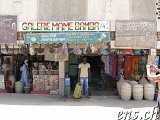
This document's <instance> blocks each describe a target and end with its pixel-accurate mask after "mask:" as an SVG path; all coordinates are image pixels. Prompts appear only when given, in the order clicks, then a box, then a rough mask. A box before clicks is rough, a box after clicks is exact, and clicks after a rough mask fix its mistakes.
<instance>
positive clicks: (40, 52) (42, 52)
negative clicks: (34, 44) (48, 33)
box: [37, 44, 44, 55]
mask: <svg viewBox="0 0 160 120" xmlns="http://www.w3.org/2000/svg"><path fill="white" fill-rule="evenodd" d="M37 55H44V48H42V45H41V44H40V45H39V48H38V50H37Z"/></svg>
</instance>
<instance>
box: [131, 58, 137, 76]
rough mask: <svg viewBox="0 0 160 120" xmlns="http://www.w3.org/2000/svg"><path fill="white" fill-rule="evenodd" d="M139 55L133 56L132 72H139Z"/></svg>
mask: <svg viewBox="0 0 160 120" xmlns="http://www.w3.org/2000/svg"><path fill="white" fill-rule="evenodd" d="M138 68H139V56H132V68H131V69H132V74H136V75H138V74H139V72H138V71H139V70H138Z"/></svg>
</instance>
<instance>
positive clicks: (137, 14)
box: [130, 0, 156, 20]
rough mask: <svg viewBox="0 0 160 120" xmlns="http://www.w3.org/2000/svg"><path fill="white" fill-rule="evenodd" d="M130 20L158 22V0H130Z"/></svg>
mask: <svg viewBox="0 0 160 120" xmlns="http://www.w3.org/2000/svg"><path fill="white" fill-rule="evenodd" d="M130 19H141V20H146V19H149V20H156V0H130Z"/></svg>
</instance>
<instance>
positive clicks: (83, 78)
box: [78, 57, 90, 97]
mask: <svg viewBox="0 0 160 120" xmlns="http://www.w3.org/2000/svg"><path fill="white" fill-rule="evenodd" d="M78 68H79V74H78V82H80V84H81V85H82V96H85V97H88V78H89V77H90V64H89V63H87V58H85V57H84V58H83V62H82V63H81V64H79V66H78ZM83 90H84V91H83Z"/></svg>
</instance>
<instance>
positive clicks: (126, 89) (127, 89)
mask: <svg viewBox="0 0 160 120" xmlns="http://www.w3.org/2000/svg"><path fill="white" fill-rule="evenodd" d="M131 89H132V88H131V85H130V84H129V83H126V82H124V83H123V84H122V85H121V99H122V100H126V101H127V100H130V99H131Z"/></svg>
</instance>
